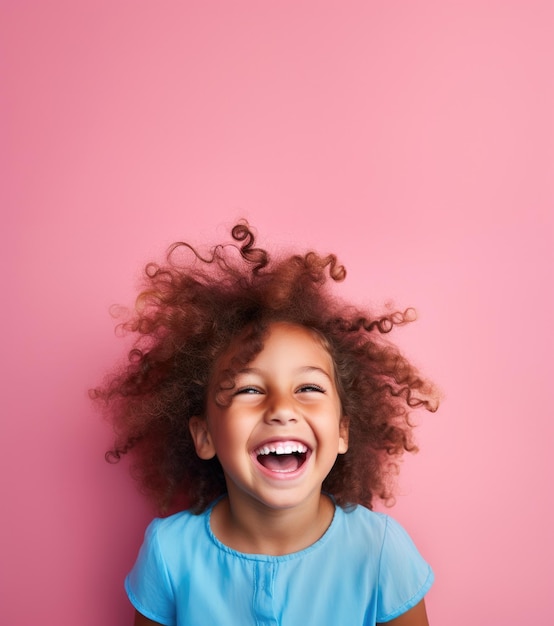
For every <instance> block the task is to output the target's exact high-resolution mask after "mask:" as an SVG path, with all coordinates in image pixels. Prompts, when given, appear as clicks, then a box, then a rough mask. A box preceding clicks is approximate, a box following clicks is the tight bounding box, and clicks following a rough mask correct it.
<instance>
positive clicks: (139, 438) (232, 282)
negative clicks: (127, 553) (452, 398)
mask: <svg viewBox="0 0 554 626" xmlns="http://www.w3.org/2000/svg"><path fill="white" fill-rule="evenodd" d="M231 235H232V238H233V240H234V241H235V242H236V243H233V244H228V245H217V246H215V247H214V248H212V249H211V250H210V253H209V254H208V255H206V256H202V255H201V254H200V252H198V251H197V250H196V249H195V248H194V247H192V246H191V245H190V244H188V243H183V242H177V243H175V244H173V245H172V246H171V247H170V248H169V251H168V253H167V259H166V262H165V264H163V265H159V264H156V263H149V264H148V265H147V266H146V268H145V288H144V290H143V291H142V292H141V293H140V294H139V296H138V298H137V300H136V307H135V313H134V315H133V316H132V317H131V319H129V320H128V321H127V322H125V323H123V324H122V325H121V326H122V328H123V329H124V330H126V331H131V332H133V333H135V334H136V336H137V338H136V342H135V344H134V347H133V348H132V350H131V351H130V353H129V360H128V362H127V363H126V364H125V365H124V366H123V367H122V368H121V369H119V370H118V371H116V372H115V373H112V374H111V375H110V376H109V377H108V379H107V380H106V382H105V384H104V386H102V387H100V388H97V389H95V390H93V392H92V396H93V397H94V398H97V399H102V400H104V401H105V403H106V408H107V411H108V416H109V418H110V419H111V421H112V422H113V425H114V428H115V432H116V440H115V443H114V447H113V449H111V450H110V451H109V452H108V453H107V454H106V458H107V459H108V460H109V461H112V462H114V461H118V460H119V459H120V458H121V456H122V455H124V454H127V453H128V452H132V456H133V457H134V464H133V473H134V475H135V478H137V480H138V481H139V483H140V484H141V486H142V488H143V490H144V491H145V492H147V493H148V494H150V495H151V496H153V497H154V499H155V501H156V503H157V505H158V507H159V510H160V512H161V513H164V514H165V513H168V512H169V511H172V510H179V509H181V508H186V507H190V508H191V509H192V510H193V511H195V512H201V511H203V510H204V509H205V508H206V507H207V506H208V505H209V504H210V502H212V501H213V500H214V499H215V498H217V497H218V496H220V495H222V494H224V493H225V492H226V486H225V479H224V475H223V470H222V467H221V465H220V464H219V461H218V460H217V458H214V459H211V460H209V461H206V460H201V459H200V458H199V457H198V456H197V455H196V452H195V448H194V444H193V441H192V438H191V436H190V433H189V420H190V418H191V417H193V416H202V415H204V414H205V406H206V391H207V387H208V383H209V381H210V379H211V376H212V372H213V369H214V364H215V363H216V361H217V360H218V358H219V357H220V356H221V355H222V354H223V353H224V352H225V351H226V349H227V348H228V347H229V345H230V344H231V342H232V340H233V339H234V338H236V337H237V336H238V335H241V336H242V337H243V340H242V341H241V349H240V353H239V355H238V356H237V357H236V358H235V359H233V363H234V366H236V367H237V368H239V367H241V366H242V365H244V364H246V363H248V362H249V361H251V360H252V359H253V358H254V357H255V355H256V354H257V353H258V352H259V351H260V350H261V349H262V348H263V338H264V334H265V333H266V331H267V329H268V326H269V325H270V324H271V323H272V322H276V321H281V322H290V323H294V324H299V325H302V326H305V327H308V328H311V329H312V330H314V331H315V332H317V333H318V334H319V335H320V336H321V337H323V338H324V343H325V346H326V347H327V349H328V350H329V353H330V354H331V357H332V358H333V361H334V364H335V375H336V381H337V388H338V391H339V395H340V398H341V402H342V409H343V414H344V415H348V416H349V448H348V451H347V452H346V454H342V455H339V456H338V458H337V460H336V462H335V464H334V466H333V468H332V470H331V472H330V473H329V475H328V476H327V478H326V479H325V481H324V483H323V490H324V491H326V492H327V493H330V494H331V495H332V496H333V497H334V499H335V501H336V502H337V503H338V504H339V505H340V506H343V507H346V506H349V505H355V504H363V505H365V506H367V507H369V508H371V506H372V502H373V500H374V498H375V497H378V498H381V499H385V500H386V499H388V498H390V497H391V494H392V490H391V481H390V478H391V476H392V475H393V474H394V473H395V469H396V464H397V461H398V459H399V458H400V456H401V455H402V454H403V453H404V451H409V452H413V451H415V450H416V449H417V448H416V446H415V445H414V443H413V439H412V424H411V422H410V420H409V414H410V411H411V410H412V409H414V408H418V407H423V408H425V409H428V410H429V411H435V410H436V408H437V400H436V394H435V392H434V388H433V386H432V385H431V383H429V382H427V381H426V380H425V379H423V378H422V377H421V376H420V375H419V373H418V372H417V370H416V369H415V368H414V366H413V365H411V364H410V363H409V362H408V361H407V360H406V358H405V357H403V356H402V355H401V354H400V352H399V351H398V349H397V348H396V347H395V346H394V345H392V344H391V343H389V342H388V341H386V340H385V339H384V337H383V335H385V334H386V333H388V332H390V331H391V330H392V329H393V328H394V327H395V326H398V325H402V324H405V323H407V322H409V321H412V320H413V319H415V312H414V310H413V309H407V310H405V311H404V312H394V313H389V314H386V315H382V316H377V317H374V316H372V315H371V314H370V313H369V312H368V311H363V310H360V309H357V308H355V307H353V306H351V305H347V304H345V303H343V302H342V301H340V300H339V299H337V298H336V297H334V296H333V295H332V294H331V293H330V290H329V278H330V279H331V281H342V280H344V278H345V276H346V271H345V269H344V267H343V266H342V265H339V264H338V262H337V259H336V257H335V255H333V254H329V255H327V256H320V255H319V254H317V253H316V252H307V253H305V254H294V255H288V256H286V255H282V256H281V258H272V257H271V256H270V254H269V253H268V252H267V251H266V250H264V249H261V248H257V247H255V246H254V244H255V237H254V234H253V232H252V230H251V228H250V227H249V225H248V223H247V222H246V221H244V220H243V221H240V222H239V223H238V224H236V225H235V226H234V227H233V229H232V231H231ZM232 375H233V372H230V376H231V381H232Z"/></svg>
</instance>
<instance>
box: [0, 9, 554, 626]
mask: <svg viewBox="0 0 554 626" xmlns="http://www.w3.org/2000/svg"><path fill="white" fill-rule="evenodd" d="M553 42H554V9H553V3H552V2H540V1H538V0H520V1H517V2H516V1H513V0H512V1H509V0H497V1H490V2H489V1H486V2H485V1H483V0H468V1H465V2H439V1H431V0H422V1H420V2H412V1H410V0H404V1H394V0H388V1H386V0H380V1H371V0H365V1H348V0H341V1H340V2H339V1H336V2H326V1H321V0H317V1H315V0H314V1H302V0H300V1H299V0H294V1H292V0H281V1H279V2H278V1H276V0H273V1H270V0H257V1H254V0H242V1H236V0H235V1H232V2H226V1H223V0H222V1H220V2H215V1H195V2H192V1H187V2H163V1H161V2H154V1H150V2H145V1H137V0H128V1H123V0H105V1H100V0H96V1H85V0H81V1H78V2H75V1H74V0H66V1H61V0H50V1H49V2H47V3H46V2H40V1H39V0H17V1H16V0H13V1H11V2H9V1H8V0H2V1H1V2H0V73H1V83H0V84H1V87H0V88H1V89H2V93H1V97H0V107H1V110H0V124H1V127H0V151H1V179H2V182H1V185H0V206H1V211H2V246H1V254H2V265H1V267H2V269H3V280H2V287H3V295H2V302H3V306H2V319H3V322H2V328H3V350H2V353H3V354H2V363H3V374H4V375H3V377H2V381H3V382H2V386H3V390H2V398H3V405H4V406H3V411H2V414H1V418H0V419H1V423H0V426H1V433H0V464H1V468H0V481H1V493H2V515H1V518H0V527H1V532H0V538H1V539H0V541H1V546H0V555H1V557H0V576H1V579H0V595H1V598H0V607H1V609H0V612H1V621H2V623H5V624H14V625H16V626H27V625H29V624H41V625H43V626H50V625H54V624H56V625H57V624H79V625H80V626H93V625H94V626H97V625H98V624H102V625H103V626H111V625H113V626H116V625H117V626H120V625H123V624H130V623H131V613H132V612H131V609H130V607H129V605H128V604H127V601H126V598H125V596H124V592H123V589H122V581H123V577H124V574H125V572H126V571H127V569H128V568H129V567H130V565H131V564H132V561H133V559H134V556H135V553H136V550H137V548H138V545H139V543H140V540H141V537H142V533H143V530H144V526H145V524H146V523H147V521H148V520H149V518H150V516H151V515H152V512H151V510H150V509H149V507H148V505H147V504H145V503H144V502H143V500H142V498H141V496H139V495H138V494H137V492H136V490H135V488H134V486H133V484H132V482H131V480H130V479H129V478H128V476H127V467H126V464H122V465H120V466H118V467H112V466H109V465H107V464H106V463H104V461H103V453H104V450H105V449H106V447H107V446H108V444H109V441H110V430H109V427H108V426H107V425H106V424H105V423H104V422H103V421H102V419H101V418H100V416H99V415H98V414H97V413H95V411H94V410H93V408H92V407H91V405H90V402H89V400H88V398H87V389H88V388H89V387H91V386H93V385H95V384H96V383H98V382H99V381H100V380H101V377H102V375H103V373H104V372H105V370H106V369H107V368H108V367H109V366H110V365H111V364H112V363H113V361H114V359H116V358H117V357H118V356H119V355H121V354H122V352H123V347H124V346H123V343H124V342H122V341H121V340H119V339H116V338H115V337H114V333H113V320H112V319H111V318H110V317H109V314H108V308H109V306H110V305H111V304H112V303H116V302H117V303H122V304H127V305H128V304H131V302H132V298H133V294H134V290H135V287H136V283H137V279H138V276H139V272H140V269H141V267H142V266H143V265H144V263H145V262H146V261H148V260H150V259H151V258H158V259H159V258H161V256H162V254H163V252H164V250H165V248H166V246H167V245H168V244H169V243H170V242H172V241H174V240H176V239H182V238H186V239H189V240H193V241H196V242H198V243H203V242H207V243H215V242H218V241H220V240H222V239H225V238H226V237H227V233H228V229H229V226H230V225H231V224H232V223H233V222H234V220H236V219H237V218H238V217H240V216H245V217H247V218H249V219H250V221H251V222H252V224H253V225H255V226H256V228H257V229H258V231H259V233H260V239H261V242H262V243H265V244H267V245H277V246H282V245H297V246H298V245H299V246H301V247H307V246H313V247H316V248H317V249H319V250H321V251H323V252H327V251H334V252H336V253H338V254H339V256H340V258H341V259H342V261H343V262H344V263H345V264H346V266H347V268H348V270H349V278H348V279H347V282H346V283H345V284H344V285H343V286H342V287H341V289H340V293H341V294H342V295H344V296H347V297H349V298H352V299H354V300H355V301H356V302H358V303H360V304H364V303H365V304H370V303H373V302H375V303H382V302H385V301H387V300H391V301H393V302H395V303H396V304H397V305H398V306H399V307H405V306H408V305H414V306H415V307H416V308H417V309H418V310H419V314H420V319H419V321H418V322H417V323H415V324H413V325H411V326H409V327H407V328H406V329H403V330H400V331H399V332H398V333H397V335H396V338H397V341H398V342H399V343H400V344H401V345H402V346H403V348H404V350H405V351H406V352H407V353H408V354H409V355H411V356H412V357H413V358H414V359H415V361H416V362H417V363H419V364H420V365H421V366H422V368H423V369H424V371H425V372H426V373H428V374H429V375H430V376H431V377H433V378H435V379H436V380H437V382H438V383H439V384H440V386H441V388H442V389H443V390H444V394H445V400H444V403H443V406H442V410H441V412H440V413H439V414H436V415H429V416H428V415H425V416H422V417H421V427H420V429H419V442H420V444H421V448H422V452H421V453H420V454H419V455H418V456H416V457H414V458H413V459H410V460H409V461H407V462H406V463H405V465H404V471H403V473H402V477H401V495H400V496H399V498H398V503H397V505H396V507H394V508H393V509H392V510H391V512H392V514H393V515H395V516H396V517H397V518H398V519H399V520H400V521H401V522H402V523H403V524H404V525H405V526H406V527H407V528H408V530H409V531H410V533H411V534H412V536H413V537H414V539H415V540H416V542H417V544H418V546H419V547H420V549H421V551H422V553H423V554H424V555H425V556H426V558H427V559H428V560H429V561H430V562H431V563H432V565H433V567H434V569H435V572H436V576H437V582H436V584H435V586H434V588H433V589H432V591H431V592H430V594H429V596H428V600H427V602H428V610H429V615H430V618H431V620H432V623H433V624H434V625H440V624H448V626H462V625H464V626H465V625H466V624H469V623H471V624H472V625H473V626H490V625H496V624H498V625H502V626H515V625H518V626H520V625H521V624H532V623H535V624H541V625H542V624H546V623H551V622H550V620H551V619H554V594H553V593H552V591H553V582H554V581H553V574H552V572H553V565H554V549H553V548H554V541H553V532H552V528H554V519H553V513H552V506H551V505H552V502H551V500H552V499H551V493H552V470H553V466H552V465H553V464H552V460H551V458H552V445H553V443H554V441H553V435H554V432H553V424H554V419H553V410H552V391H551V390H552V380H551V379H552V374H553V371H552V353H553V350H554V341H553V333H552V321H553V314H554V306H553V293H554V291H553V286H554V281H553V267H554V258H553V244H554V216H553V206H552V205H553V200H554V185H553V165H554V158H553V157H554V125H553V111H554V93H553V91H554V90H553V75H554V43H553ZM552 623H554V622H552Z"/></svg>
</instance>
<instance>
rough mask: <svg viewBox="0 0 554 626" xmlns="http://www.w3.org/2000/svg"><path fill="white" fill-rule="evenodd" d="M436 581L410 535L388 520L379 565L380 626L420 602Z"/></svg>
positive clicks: (378, 617) (378, 605)
mask: <svg viewBox="0 0 554 626" xmlns="http://www.w3.org/2000/svg"><path fill="white" fill-rule="evenodd" d="M433 581H434V575H433V570H432V569H431V567H430V566H429V564H428V563H426V562H425V561H424V560H423V558H422V556H421V555H420V554H419V552H418V551H417V548H416V547H415V545H414V543H413V541H412V540H411V539H410V537H409V535H408V533H407V532H406V531H405V530H404V529H403V528H402V526H400V524H398V522H395V521H394V520H393V519H392V518H390V517H388V516H387V526H386V529H385V535H384V539H383V546H382V550H381V557H380V563H379V593H378V600H377V622H389V621H390V620H392V619H394V618H396V617H398V616H399V615H402V614H403V613H405V612H406V611H408V610H410V609H411V608H412V607H414V606H415V605H416V604H417V603H418V602H420V601H421V600H422V599H423V597H424V596H425V594H426V593H427V592H428V591H429V589H430V587H431V585H432V584H433Z"/></svg>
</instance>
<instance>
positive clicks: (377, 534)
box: [335, 504, 396, 540]
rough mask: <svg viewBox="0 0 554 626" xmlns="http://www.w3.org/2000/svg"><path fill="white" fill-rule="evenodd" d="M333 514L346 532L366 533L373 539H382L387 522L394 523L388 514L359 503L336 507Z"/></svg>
mask: <svg viewBox="0 0 554 626" xmlns="http://www.w3.org/2000/svg"><path fill="white" fill-rule="evenodd" d="M335 515H336V516H337V517H338V522H339V524H342V525H344V527H345V528H346V529H347V530H348V532H354V533H364V534H368V535H369V536H371V537H373V538H374V539H381V540H382V539H383V538H384V536H385V534H386V532H387V528H388V526H389V524H396V522H395V521H394V520H393V519H392V517H390V516H389V515H386V514H384V513H377V512H375V511H370V510H369V509H367V508H366V507H365V506H362V505H361V504H358V505H356V506H354V507H351V508H345V509H343V508H340V507H337V510H336V513H335Z"/></svg>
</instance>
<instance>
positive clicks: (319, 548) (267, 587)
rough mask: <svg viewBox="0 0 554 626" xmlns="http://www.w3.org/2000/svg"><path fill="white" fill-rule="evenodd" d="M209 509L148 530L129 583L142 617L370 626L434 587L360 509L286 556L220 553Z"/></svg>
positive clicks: (403, 546) (382, 521)
mask: <svg viewBox="0 0 554 626" xmlns="http://www.w3.org/2000/svg"><path fill="white" fill-rule="evenodd" d="M212 507H213V505H212ZM212 507H210V508H209V509H208V510H207V511H205V512H204V513H202V514H201V515H193V514H191V513H189V512H187V511H184V512H182V513H177V514H176V515H172V516H171V517H168V518H165V519H155V520H154V521H153V522H152V523H151V524H150V525H149V526H148V529H147V530H146V535H145V540H144V543H143V545H142V547H141V549H140V552H139V555H138V558H137V561H136V563H135V565H134V567H133V569H132V571H131V572H130V573H129V575H128V576H127V578H126V580H125V589H126V591H127V595H128V596H129V599H130V601H131V603H132V604H133V606H134V607H135V608H136V609H137V610H138V611H139V612H140V613H142V614H143V615H145V616H146V617H148V618H150V619H152V620H154V621H156V622H159V623H160V624H164V625H165V626H238V625H240V626H250V625H252V626H253V625H256V626H309V625H311V624H317V626H343V625H348V626H366V625H367V626H375V623H376V622H388V621H390V620H392V619H394V618H395V617H398V616H399V615H402V613H405V612H406V611H407V610H409V609H411V608H412V607H413V606H415V605H416V604H417V603H418V602H419V601H420V600H421V599H422V598H423V596H424V595H425V594H426V593H427V591H428V590H429V588H430V587H431V585H432V583H433V572H432V570H431V568H430V566H429V565H428V564H427V563H426V562H425V561H424V560H423V559H422V557H421V556H420V554H419V552H418V551H417V549H416V547H415V546H414V544H413V542H412V540H411V539H410V537H409V536H408V535H407V533H406V531H405V530H404V529H403V528H402V527H401V526H400V525H399V524H398V523H397V522H395V521H394V520H393V519H392V518H391V517H389V516H388V515H384V514H382V513H374V512H372V511H369V510H368V509H366V508H365V507H363V506H357V507H356V508H354V509H353V510H349V511H345V510H343V509H341V508H339V507H336V510H335V515H334V517H333V521H332V522H331V525H330V526H329V528H328V529H327V531H326V533H325V534H324V535H323V536H322V537H321V538H320V539H319V540H318V541H316V542H315V543H314V544H313V545H311V546H310V547H308V548H306V549H305V550H301V551H299V552H294V553H292V554H286V555H284V556H265V555H261V554H244V553H241V552H237V551H235V550H232V549H231V548H228V547H227V546H225V545H223V544H222V543H221V542H220V541H219V540H218V539H217V538H216V537H215V536H214V534H213V533H212V531H211V528H210V514H211V510H212Z"/></svg>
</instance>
